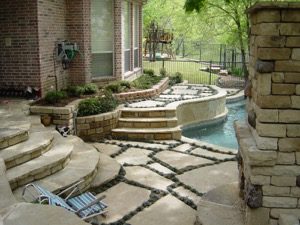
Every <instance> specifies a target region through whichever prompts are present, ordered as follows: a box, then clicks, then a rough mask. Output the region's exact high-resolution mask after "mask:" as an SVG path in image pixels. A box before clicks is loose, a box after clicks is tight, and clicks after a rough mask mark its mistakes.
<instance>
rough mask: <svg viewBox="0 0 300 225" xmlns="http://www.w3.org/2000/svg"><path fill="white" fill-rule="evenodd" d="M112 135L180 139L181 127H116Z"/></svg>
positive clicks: (146, 138) (120, 137) (136, 138)
mask: <svg viewBox="0 0 300 225" xmlns="http://www.w3.org/2000/svg"><path fill="white" fill-rule="evenodd" d="M112 136H113V138H116V139H123V140H170V139H174V140H180V138H181V129H180V128H179V127H174V128H148V129H138V128H116V129H113V130H112Z"/></svg>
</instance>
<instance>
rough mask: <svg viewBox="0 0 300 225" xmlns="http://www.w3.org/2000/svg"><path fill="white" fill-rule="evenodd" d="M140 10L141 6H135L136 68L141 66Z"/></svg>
mask: <svg viewBox="0 0 300 225" xmlns="http://www.w3.org/2000/svg"><path fill="white" fill-rule="evenodd" d="M139 17H140V8H139V5H136V4H135V5H134V21H133V22H134V68H137V67H140V65H139V39H140V33H139V31H140V29H139V27H140V18H139Z"/></svg>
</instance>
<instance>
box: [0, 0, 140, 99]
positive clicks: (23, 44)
mask: <svg viewBox="0 0 300 225" xmlns="http://www.w3.org/2000/svg"><path fill="white" fill-rule="evenodd" d="M122 2H123V0H115V4H114V6H115V7H114V30H115V31H114V76H113V77H111V78H109V79H108V80H115V79H117V80H119V79H124V78H125V77H124V72H123V68H124V54H123V35H122ZM131 2H139V4H140V5H142V2H141V1H140V0H136V1H131ZM131 5H132V4H131ZM90 15H91V1H90V0H0V89H1V88H5V87H7V86H9V85H10V86H11V85H14V86H15V88H16V89H18V88H19V89H21V90H23V89H24V88H25V87H26V86H31V87H38V88H41V93H42V95H44V94H45V93H46V92H47V91H48V90H51V89H55V88H56V86H57V87H58V89H62V88H65V87H67V85H69V84H72V85H74V84H84V83H90V82H91V81H92V75H91V69H90V64H91V24H90ZM131 15H133V13H131ZM140 23H141V24H142V12H141V8H140ZM131 26H133V24H131ZM131 30H133V29H131ZM132 36H133V35H132ZM61 40H69V41H71V42H76V43H77V44H78V46H79V50H80V55H78V56H76V58H75V60H74V61H72V62H71V63H70V68H69V69H68V70H63V68H62V65H61V62H59V61H57V60H56V58H55V56H56V43H57V41H61ZM141 41H142V26H140V51H141V48H142V43H141ZM131 44H132V45H133V42H131ZM132 52H133V51H132ZM141 55H142V54H140V65H141V61H142V60H141ZM131 64H133V56H131ZM131 69H132V70H133V68H131ZM136 73H137V72H136V71H135V72H132V75H135V74H136ZM130 75H131V74H129V75H127V77H130ZM55 76H56V77H57V84H56V79H55ZM127 77H126V78H127Z"/></svg>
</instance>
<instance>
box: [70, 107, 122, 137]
mask: <svg viewBox="0 0 300 225" xmlns="http://www.w3.org/2000/svg"><path fill="white" fill-rule="evenodd" d="M119 117H120V110H119V109H116V110H115V111H113V112H108V113H102V114H98V115H93V116H85V117H77V118H76V131H77V136H78V137H80V138H82V139H83V140H84V141H99V140H100V139H103V138H104V137H109V136H110V135H111V130H112V129H114V128H116V126H117V122H118V119H119Z"/></svg>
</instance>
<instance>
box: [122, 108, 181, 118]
mask: <svg viewBox="0 0 300 225" xmlns="http://www.w3.org/2000/svg"><path fill="white" fill-rule="evenodd" d="M170 117H176V110H174V109H166V108H151V109H147V108H132V109H131V108H126V109H122V112H121V118H170Z"/></svg>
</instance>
